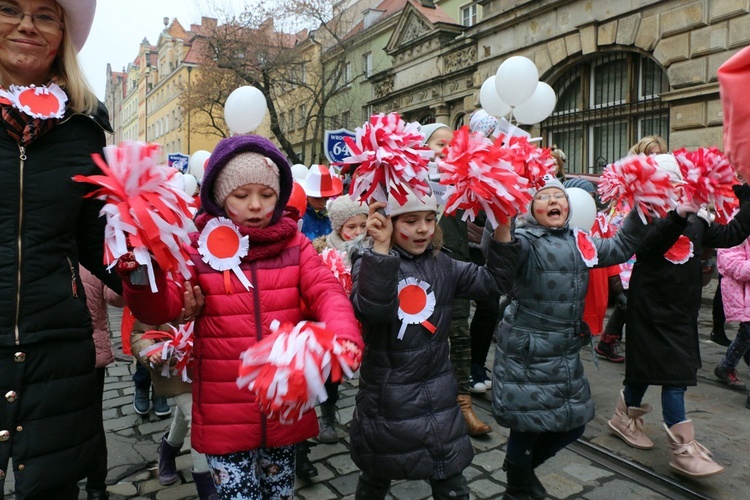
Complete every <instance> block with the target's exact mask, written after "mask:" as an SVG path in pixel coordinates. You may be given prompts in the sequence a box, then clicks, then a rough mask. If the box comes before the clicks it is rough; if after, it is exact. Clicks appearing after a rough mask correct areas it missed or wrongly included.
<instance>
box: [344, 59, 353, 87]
mask: <svg viewBox="0 0 750 500" xmlns="http://www.w3.org/2000/svg"><path fill="white" fill-rule="evenodd" d="M350 83H352V63H350V62H347V63H344V85H347V86H348V85H349V84H350Z"/></svg>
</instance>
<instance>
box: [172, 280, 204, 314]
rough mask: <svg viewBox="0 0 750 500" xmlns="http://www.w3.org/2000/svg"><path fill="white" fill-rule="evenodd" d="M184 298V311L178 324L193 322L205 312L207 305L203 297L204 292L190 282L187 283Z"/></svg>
mask: <svg viewBox="0 0 750 500" xmlns="http://www.w3.org/2000/svg"><path fill="white" fill-rule="evenodd" d="M184 290H185V291H184V292H183V298H182V311H181V312H180V316H179V317H178V318H177V320H176V322H177V323H187V322H189V321H193V320H194V319H195V318H197V317H198V315H199V314H200V313H201V312H202V311H203V306H204V305H206V299H205V297H203V291H202V290H201V288H200V287H199V286H197V285H196V286H192V285H191V284H190V282H189V281H186V282H185V287H184Z"/></svg>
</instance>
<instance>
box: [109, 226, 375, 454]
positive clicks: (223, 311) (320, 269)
mask: <svg viewBox="0 0 750 500" xmlns="http://www.w3.org/2000/svg"><path fill="white" fill-rule="evenodd" d="M190 252H191V258H192V260H193V262H194V264H195V266H194V267H192V269H193V273H194V277H193V279H192V280H191V282H193V283H197V284H198V285H199V286H200V287H201V290H202V291H203V294H204V296H205V297H206V306H205V308H204V310H203V312H202V314H201V316H199V317H198V318H197V320H196V326H195V331H196V339H195V345H194V353H195V362H194V366H193V424H192V430H191V432H192V436H191V443H192V444H193V447H194V448H195V449H196V450H197V451H199V452H201V453H208V454H213V455H224V454H228V453H235V452H239V451H247V450H251V449H255V448H258V447H261V446H266V447H273V446H283V445H290V444H294V443H298V442H300V441H303V440H305V439H307V438H310V437H313V436H315V435H317V433H318V424H317V419H316V417H315V412H314V411H313V410H311V411H308V412H307V413H306V414H305V415H304V416H303V418H302V419H301V420H300V421H298V422H296V423H294V424H291V425H283V424H281V423H280V422H279V421H278V420H277V419H276V418H272V417H267V416H265V415H264V414H263V413H262V412H261V411H260V408H259V407H258V405H257V403H256V402H255V398H254V396H253V394H252V393H251V392H250V391H248V390H247V389H239V388H238V387H237V385H236V383H235V381H236V379H237V374H238V370H239V366H240V354H241V353H242V352H244V351H245V350H246V349H247V348H248V347H250V346H253V345H255V344H256V343H257V342H258V340H259V339H261V338H262V337H264V336H266V335H268V334H269V333H270V324H271V322H272V321H273V320H279V321H281V322H282V323H283V322H291V323H294V324H296V323H298V322H299V321H301V320H302V319H303V316H302V311H301V310H300V305H301V303H302V301H303V300H304V302H305V304H307V305H308V307H309V310H310V312H311V316H312V317H313V318H314V319H316V320H317V321H320V322H323V323H325V324H326V325H327V327H328V329H330V330H333V331H334V332H336V334H337V335H338V336H339V338H340V339H345V340H350V341H352V342H354V343H355V344H356V345H358V346H359V347H360V348H362V347H363V343H362V337H361V334H360V331H359V328H358V325H357V321H356V319H355V318H354V311H353V309H352V305H351V303H350V302H349V299H348V297H347V296H346V295H345V293H344V290H343V289H342V288H341V285H339V283H338V281H337V280H336V278H335V277H334V276H333V274H332V273H331V271H330V270H329V269H328V268H326V267H325V265H324V264H323V262H322V260H321V259H320V257H318V254H317V252H316V251H315V250H314V249H313V247H312V244H311V243H310V240H308V239H307V238H306V237H305V236H304V235H302V234H301V233H297V234H296V235H295V236H293V237H292V238H291V239H290V240H289V242H288V243H287V245H286V247H285V248H284V249H283V250H282V251H281V252H279V253H278V254H277V255H275V256H273V257H270V258H263V259H260V260H257V261H253V262H244V261H243V262H242V264H241V266H240V267H241V269H242V271H243V273H244V274H245V276H247V278H248V280H249V281H250V282H251V283H252V284H253V287H254V288H251V289H250V290H249V291H247V290H245V289H244V288H243V286H242V284H241V283H240V281H239V279H237V277H236V276H234V275H233V274H232V273H230V276H231V286H232V293H231V294H228V293H227V291H226V288H225V283H224V276H223V274H222V273H220V272H217V271H214V270H213V269H211V268H210V267H209V266H208V264H205V263H204V262H203V261H202V259H201V256H200V255H199V254H198V251H197V249H195V248H192V247H191V248H190ZM196 280H197V281H196ZM157 284H158V287H159V290H165V292H164V293H157V294H151V292H150V290H149V288H148V286H140V287H135V286H132V285H130V284H129V280H127V279H125V280H123V286H124V288H125V298H126V300H127V302H128V305H129V306H130V307H131V308H132V310H133V312H134V314H135V315H136V317H137V318H139V319H140V320H141V321H143V322H145V323H149V324H161V323H165V322H168V321H169V320H172V319H174V318H176V317H177V315H178V314H179V312H180V309H181V308H182V294H181V289H180V288H178V286H177V285H176V284H175V283H171V282H170V283H168V284H167V282H166V280H165V278H164V275H163V274H162V273H158V280H157Z"/></svg>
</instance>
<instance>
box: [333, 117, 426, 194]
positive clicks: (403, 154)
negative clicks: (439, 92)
mask: <svg viewBox="0 0 750 500" xmlns="http://www.w3.org/2000/svg"><path fill="white" fill-rule="evenodd" d="M423 139H424V135H423V134H422V133H421V132H420V131H419V123H417V122H411V123H407V122H405V121H404V120H403V119H402V118H401V116H399V114H398V113H388V114H378V115H373V116H371V117H370V120H369V121H368V122H367V123H365V124H364V125H362V126H361V127H357V130H356V137H355V138H354V139H352V138H351V137H345V138H344V141H346V145H347V146H348V147H349V150H350V151H351V153H352V154H351V156H349V157H347V158H344V160H343V161H342V162H341V163H338V164H337V165H357V175H356V177H355V178H354V179H353V181H352V183H351V186H350V189H349V194H352V195H356V196H357V197H358V199H359V200H360V201H362V202H364V203H368V204H369V203H370V202H371V201H373V200H374V201H383V202H387V201H388V199H387V198H388V197H393V198H394V199H395V200H396V201H397V202H398V204H399V205H403V204H404V203H405V202H406V197H407V194H408V193H407V191H406V189H405V188H404V186H409V187H410V188H411V190H412V191H413V192H414V194H416V195H417V197H418V198H419V199H422V198H423V197H427V196H429V195H430V186H429V184H428V183H427V177H428V167H427V163H428V162H429V161H430V159H431V158H432V157H433V155H434V153H433V152H432V150H431V149H430V148H428V147H427V146H424V145H422V140H423Z"/></svg>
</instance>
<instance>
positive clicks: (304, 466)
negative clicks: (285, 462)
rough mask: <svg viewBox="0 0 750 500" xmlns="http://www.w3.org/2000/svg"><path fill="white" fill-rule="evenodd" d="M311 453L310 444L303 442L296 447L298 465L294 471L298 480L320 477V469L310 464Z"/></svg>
mask: <svg viewBox="0 0 750 500" xmlns="http://www.w3.org/2000/svg"><path fill="white" fill-rule="evenodd" d="M308 453H310V443H309V442H307V441H303V442H301V443H297V445H296V463H295V465H294V471H295V473H296V474H297V478H298V479H311V478H313V477H315V476H317V475H318V469H316V468H315V466H314V465H313V464H312V462H310V459H309V458H308V456H307V454H308Z"/></svg>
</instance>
